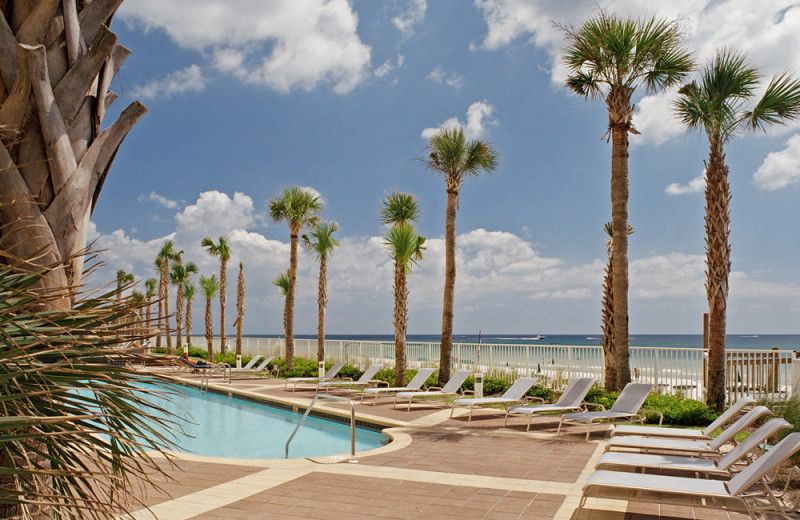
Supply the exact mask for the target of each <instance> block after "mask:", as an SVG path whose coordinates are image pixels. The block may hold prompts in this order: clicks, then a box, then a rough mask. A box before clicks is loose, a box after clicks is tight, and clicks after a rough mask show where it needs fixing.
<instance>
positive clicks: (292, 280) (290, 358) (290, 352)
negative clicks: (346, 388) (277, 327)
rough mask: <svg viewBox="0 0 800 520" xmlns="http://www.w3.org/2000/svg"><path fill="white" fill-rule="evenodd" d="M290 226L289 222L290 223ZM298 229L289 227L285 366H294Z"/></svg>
mask: <svg viewBox="0 0 800 520" xmlns="http://www.w3.org/2000/svg"><path fill="white" fill-rule="evenodd" d="M290 226H291V224H290ZM299 237H300V229H299V226H297V229H294V227H292V229H290V231H289V238H290V246H291V252H290V254H289V290H288V291H287V292H286V314H285V321H286V322H285V323H284V324H283V328H284V332H285V337H286V366H288V367H289V368H293V367H294V290H295V286H296V285H297V240H298V238H299Z"/></svg>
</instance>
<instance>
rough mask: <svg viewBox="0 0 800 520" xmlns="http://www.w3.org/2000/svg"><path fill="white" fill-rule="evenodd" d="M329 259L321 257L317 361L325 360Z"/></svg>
mask: <svg viewBox="0 0 800 520" xmlns="http://www.w3.org/2000/svg"><path fill="white" fill-rule="evenodd" d="M327 289H328V261H327V259H326V258H325V257H324V256H323V257H321V258H320V259H319V287H318V289H317V306H318V312H317V363H319V362H320V361H325V308H326V307H327V305H328V290H327Z"/></svg>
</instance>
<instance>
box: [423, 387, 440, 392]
mask: <svg viewBox="0 0 800 520" xmlns="http://www.w3.org/2000/svg"><path fill="white" fill-rule="evenodd" d="M427 390H428V391H429V392H433V391H441V390H442V387H441V386H429V387H428V388H427Z"/></svg>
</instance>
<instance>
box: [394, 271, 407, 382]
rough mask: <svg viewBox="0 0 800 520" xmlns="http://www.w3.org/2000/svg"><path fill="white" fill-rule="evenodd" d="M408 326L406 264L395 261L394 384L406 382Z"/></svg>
mask: <svg viewBox="0 0 800 520" xmlns="http://www.w3.org/2000/svg"><path fill="white" fill-rule="evenodd" d="M407 328H408V285H407V284H406V270H405V266H403V265H401V264H400V262H398V261H397V260H395V262H394V386H405V383H406V330H407Z"/></svg>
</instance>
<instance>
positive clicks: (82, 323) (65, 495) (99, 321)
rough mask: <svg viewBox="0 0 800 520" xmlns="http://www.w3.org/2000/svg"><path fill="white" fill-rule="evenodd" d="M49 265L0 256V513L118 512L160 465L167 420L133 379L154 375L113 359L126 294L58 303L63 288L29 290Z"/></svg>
mask: <svg viewBox="0 0 800 520" xmlns="http://www.w3.org/2000/svg"><path fill="white" fill-rule="evenodd" d="M0 254H2V253H0ZM52 269H53V267H48V268H43V269H41V270H38V271H36V272H31V271H30V268H29V267H26V268H25V269H22V270H21V269H18V268H17V267H15V266H13V265H4V264H1V263H0V396H2V401H3V412H2V420H0V467H2V471H0V473H1V474H0V518H9V519H10V518H87V519H88V518H91V519H97V520H99V519H107V518H114V517H116V516H118V515H121V514H122V515H123V516H128V515H125V514H123V513H127V512H128V511H127V509H128V507H130V506H131V505H137V506H138V505H139V504H140V502H139V500H137V498H136V497H137V496H141V495H139V493H140V492H141V487H140V485H139V484H137V482H141V481H143V480H147V479H150V478H152V477H153V474H154V472H156V473H158V472H161V473H163V471H164V470H163V469H162V468H164V467H167V466H168V465H169V463H168V464H166V465H165V464H164V462H163V461H164V460H167V461H169V458H170V455H169V454H168V453H164V450H165V449H173V448H174V442H173V441H172V440H171V439H172V433H170V432H173V431H174V427H173V426H172V425H171V422H172V421H174V420H176V418H174V417H171V416H170V415H168V414H167V413H166V412H163V411H159V399H160V397H158V395H156V393H157V392H156V393H154V392H153V391H152V390H148V387H142V386H141V383H145V382H150V383H157V385H158V386H157V387H156V388H158V387H159V386H160V384H159V383H158V380H157V379H155V378H156V377H158V376H153V375H150V374H145V373H142V372H139V371H137V370H135V369H130V368H127V366H126V365H125V363H119V362H118V361H119V360H120V358H122V359H123V360H124V359H125V357H126V356H127V355H128V354H126V353H125V352H124V351H121V350H120V349H117V348H115V346H116V344H118V343H119V342H120V340H121V339H122V336H121V334H122V331H123V330H124V328H125V327H124V325H121V324H122V323H124V322H126V321H127V320H128V319H129V318H131V317H132V316H134V314H135V313H137V312H139V311H140V310H141V308H140V307H133V305H134V303H135V302H136V299H135V298H130V299H128V300H127V301H125V302H124V303H123V305H122V306H120V305H119V304H118V303H117V302H116V295H115V291H109V292H108V293H106V294H101V295H92V296H90V297H87V296H86V295H85V293H83V292H82V291H80V290H75V294H77V295H78V300H77V301H76V302H75V307H74V308H73V309H63V306H61V305H60V301H61V299H62V298H63V294H64V293H65V292H69V291H70V289H68V288H64V289H62V290H60V291H37V290H36V287H37V284H38V282H39V281H40V280H41V279H42V278H43V277H48V276H50V274H49V273H50V271H51V270H52ZM55 269H62V267H61V265H58V267H55ZM141 305H144V303H142V304H141ZM143 338H144V336H140V335H137V333H136V332H133V333H132V334H131V335H129V336H128V338H127V339H143ZM110 361H116V362H114V363H111V362H110ZM175 433H176V432H175ZM164 456H166V457H167V459H164V458H163V457H164ZM87 461H89V462H90V464H87Z"/></svg>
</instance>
